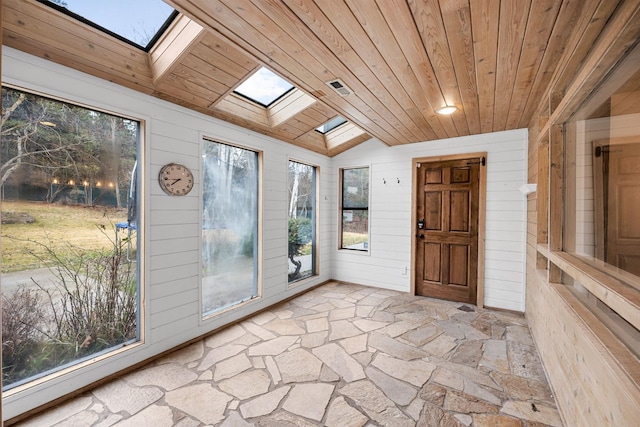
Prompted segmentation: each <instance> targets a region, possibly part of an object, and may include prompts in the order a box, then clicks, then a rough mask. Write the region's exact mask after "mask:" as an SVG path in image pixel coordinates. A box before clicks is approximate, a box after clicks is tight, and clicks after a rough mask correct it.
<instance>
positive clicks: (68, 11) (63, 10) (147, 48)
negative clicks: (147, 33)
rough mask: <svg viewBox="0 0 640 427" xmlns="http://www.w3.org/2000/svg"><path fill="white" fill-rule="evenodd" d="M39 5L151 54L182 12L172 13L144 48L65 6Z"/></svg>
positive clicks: (44, 2) (43, 1)
mask: <svg viewBox="0 0 640 427" xmlns="http://www.w3.org/2000/svg"><path fill="white" fill-rule="evenodd" d="M36 1H38V2H39V3H41V4H43V5H45V6H47V7H50V8H52V9H54V10H56V11H58V12H60V13H63V14H64V15H67V16H69V17H70V18H73V19H75V20H77V21H79V22H81V23H83V24H86V25H88V26H90V27H92V28H95V29H96V30H98V31H101V32H103V33H105V34H107V35H109V36H111V37H113V38H115V39H117V40H120V41H121V42H124V43H126V44H128V45H130V46H133V47H135V48H136V49H140V50H142V51H144V52H146V53H149V52H150V51H151V49H153V47H154V46H155V44H156V43H157V42H158V40H160V38H161V37H162V36H163V34H164V33H165V32H166V31H167V30H168V29H169V27H170V26H171V24H172V23H173V22H174V21H175V20H176V18H177V17H178V15H179V14H180V12H178V11H177V10H176V9H174V10H173V12H171V14H169V16H168V17H167V19H165V21H164V22H163V23H162V25H161V26H160V27H159V28H158V30H157V31H156V32H155V34H154V35H153V37H151V39H149V42H148V43H147V44H146V45H145V46H143V45H141V44H138V43H137V42H135V41H133V40H131V39H129V38H127V37H125V36H123V35H120V34H118V33H116V32H115V31H112V30H110V29H108V28H106V27H103V26H102V25H100V24H98V23H96V22H94V21H92V20H90V19H88V18H85V17H84V16H81V15H78V14H77V13H76V12H74V11H73V10H71V9H67V8H66V7H64V6H60V5H58V4H56V3H53V2H51V1H48V0H36Z"/></svg>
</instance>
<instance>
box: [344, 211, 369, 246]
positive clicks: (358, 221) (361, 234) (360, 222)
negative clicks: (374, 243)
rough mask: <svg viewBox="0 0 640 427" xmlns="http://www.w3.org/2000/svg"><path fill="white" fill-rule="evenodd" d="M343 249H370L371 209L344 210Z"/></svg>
mask: <svg viewBox="0 0 640 427" xmlns="http://www.w3.org/2000/svg"><path fill="white" fill-rule="evenodd" d="M342 249H355V250H358V251H367V250H369V211H368V210H365V209H362V210H343V211H342Z"/></svg>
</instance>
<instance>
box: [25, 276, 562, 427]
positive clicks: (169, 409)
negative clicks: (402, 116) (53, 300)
mask: <svg viewBox="0 0 640 427" xmlns="http://www.w3.org/2000/svg"><path fill="white" fill-rule="evenodd" d="M20 425H22V426H47V427H49V426H54V425H55V426H96V427H97V426H100V427H107V426H112V425H117V426H119V427H124V426H135V427H141V426H153V427H163V426H179V427H195V426H205V425H206V426H213V425H216V426H224V427H229V426H234V427H235V426H238V427H240V426H273V427H282V426H319V425H322V426H329V427H332V426H336V427H338V426H339V427H349V426H367V427H369V426H414V425H419V426H475V427H480V426H492V427H493V426H523V427H524V426H530V427H533V426H535V427H541V426H545V425H551V426H561V425H562V422H561V420H560V417H559V415H558V411H557V409H556V406H555V402H554V399H553V396H552V395H551V391H550V389H549V386H548V385H547V382H546V379H545V375H544V372H543V370H542V367H541V365H540V361H539V359H538V355H537V353H536V350H535V348H534V345H533V341H532V340H531V335H530V334H529V330H528V328H527V326H526V322H525V320H524V317H523V316H520V315H516V314H511V313H504V312H496V311H489V310H481V309H477V308H476V307H473V306H468V305H464V304H460V303H452V302H445V301H440V300H434V299H429V298H422V297H414V296H409V295H406V294H402V293H399V292H395V291H388V290H381V289H376V288H368V287H364V286H356V285H346V284H340V283H330V284H327V285H325V286H322V287H319V288H317V289H315V290H313V291H311V292H308V293H306V294H304V295H302V296H300V297H298V298H296V299H294V300H292V301H290V302H287V303H284V304H280V305H277V306H275V307H272V308H271V309H270V310H269V311H266V312H263V313H261V314H259V315H256V316H254V317H252V318H251V319H249V320H246V321H244V322H242V323H240V324H237V325H234V326H231V327H229V328H227V329H225V330H223V331H222V332H220V333H217V334H215V335H213V336H211V337H208V338H206V339H204V340H202V341H199V342H197V343H195V344H192V345H190V346H189V347H186V348H184V349H182V350H179V351H177V352H174V353H172V354H169V355H168V356H166V357H164V358H163V359H160V360H158V361H156V362H154V363H152V364H150V365H148V366H147V367H145V368H144V369H140V370H139V371H136V372H134V373H131V374H129V375H126V376H123V377H121V378H120V379H118V380H115V381H113V382H111V383H109V384H106V385H104V386H101V387H99V388H97V389H94V390H93V391H92V392H88V393H85V394H83V395H81V396H79V397H77V398H75V399H73V400H71V401H69V402H67V403H65V404H64V405H61V406H59V407H57V408H54V409H52V410H49V411H48V412H45V413H43V414H40V415H37V416H36V417H33V418H31V419H29V420H26V421H24V422H22V423H21V424H20Z"/></svg>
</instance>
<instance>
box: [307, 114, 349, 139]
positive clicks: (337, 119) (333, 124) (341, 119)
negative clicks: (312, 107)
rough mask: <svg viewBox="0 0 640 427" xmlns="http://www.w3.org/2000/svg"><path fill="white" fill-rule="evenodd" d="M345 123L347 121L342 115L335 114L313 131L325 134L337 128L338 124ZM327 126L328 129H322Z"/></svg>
mask: <svg viewBox="0 0 640 427" xmlns="http://www.w3.org/2000/svg"><path fill="white" fill-rule="evenodd" d="M345 123H349V121H348V120H347V119H345V118H344V117H342V116H335V117H334V118H332V119H331V120H327V121H326V122H324V123H323V124H321V125H320V126H318V127H317V128H316V129H315V131H316V132H318V133H319V134H321V135H326V134H328V133H329V132H331V131H332V130H334V129H337V128H339V127H340V126H342V125H344V124H345ZM327 126H328V127H329V128H328V129H324V128H325V127H327Z"/></svg>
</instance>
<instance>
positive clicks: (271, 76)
mask: <svg viewBox="0 0 640 427" xmlns="http://www.w3.org/2000/svg"><path fill="white" fill-rule="evenodd" d="M291 89H293V85H292V84H291V83H289V82H288V81H286V80H284V79H283V78H282V77H280V76H278V75H276V74H275V73H273V72H271V71H270V70H268V69H266V68H264V67H262V68H260V69H259V70H258V71H256V72H255V74H253V75H252V76H251V77H249V78H248V79H247V80H245V81H244V82H243V83H242V84H241V85H240V86H238V87H237V88H236V90H235V91H234V92H236V93H239V94H240V95H242V96H245V97H247V98H249V99H250V100H252V101H253V102H257V103H258V104H260V105H262V106H264V107H268V106H270V105H271V104H273V103H274V102H276V101H277V100H278V99H280V98H281V97H282V96H284V95H285V94H286V93H287V92H289V91H290V90H291Z"/></svg>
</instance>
